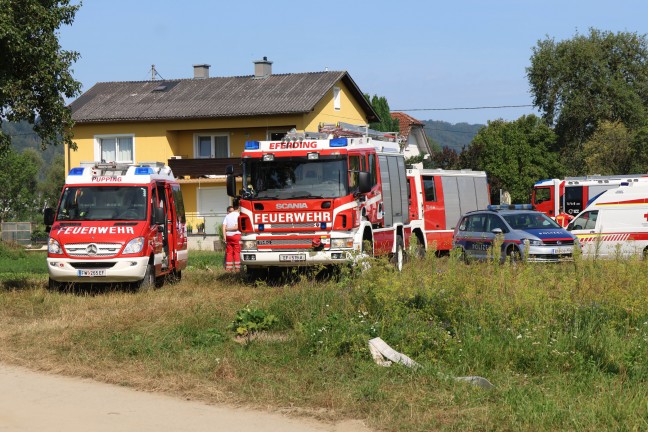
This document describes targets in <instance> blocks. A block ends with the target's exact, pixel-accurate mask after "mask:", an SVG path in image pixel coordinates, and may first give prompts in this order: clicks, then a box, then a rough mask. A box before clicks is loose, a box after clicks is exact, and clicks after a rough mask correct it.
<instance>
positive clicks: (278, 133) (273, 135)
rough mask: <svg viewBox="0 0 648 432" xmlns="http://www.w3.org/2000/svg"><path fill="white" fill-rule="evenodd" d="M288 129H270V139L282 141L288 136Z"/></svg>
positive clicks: (268, 133)
mask: <svg viewBox="0 0 648 432" xmlns="http://www.w3.org/2000/svg"><path fill="white" fill-rule="evenodd" d="M287 132H288V131H285V130H269V131H268V132H267V137H268V139H269V140H270V141H281V140H282V139H283V137H285V136H286V133H287Z"/></svg>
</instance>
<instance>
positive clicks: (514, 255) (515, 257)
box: [506, 246, 522, 263]
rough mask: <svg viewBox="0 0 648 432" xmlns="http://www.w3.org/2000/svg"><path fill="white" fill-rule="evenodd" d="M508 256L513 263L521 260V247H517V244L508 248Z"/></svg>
mask: <svg viewBox="0 0 648 432" xmlns="http://www.w3.org/2000/svg"><path fill="white" fill-rule="evenodd" d="M506 258H507V259H508V261H510V262H511V263H518V262H521V261H522V254H521V253H520V249H518V248H516V247H515V246H512V247H510V248H508V250H507V251H506Z"/></svg>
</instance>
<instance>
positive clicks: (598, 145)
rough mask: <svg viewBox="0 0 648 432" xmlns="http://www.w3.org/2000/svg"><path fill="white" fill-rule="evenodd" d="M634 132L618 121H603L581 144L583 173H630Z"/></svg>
mask: <svg viewBox="0 0 648 432" xmlns="http://www.w3.org/2000/svg"><path fill="white" fill-rule="evenodd" d="M633 141H634V133H633V132H632V131H630V130H628V128H626V127H625V126H624V125H623V123H620V122H608V121H603V122H601V124H600V125H599V127H598V129H597V130H596V131H595V132H594V134H592V136H591V137H590V139H589V140H588V141H587V142H585V144H584V145H583V155H584V159H585V168H586V172H585V174H601V175H613V174H630V170H631V167H632V165H633V160H632V159H633V151H632V143H633Z"/></svg>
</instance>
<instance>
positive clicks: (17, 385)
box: [0, 364, 370, 432]
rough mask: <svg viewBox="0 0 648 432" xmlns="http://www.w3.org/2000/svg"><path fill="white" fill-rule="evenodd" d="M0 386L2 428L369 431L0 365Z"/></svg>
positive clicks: (45, 431) (48, 431)
mask: <svg viewBox="0 0 648 432" xmlns="http://www.w3.org/2000/svg"><path fill="white" fill-rule="evenodd" d="M0 389H1V391H0V431H1V432H5V431H11V432H13V431H21V432H22V431H29V432H31V431H34V432H55V431H56V432H58V431H61V432H63V431H65V432H88V431H93V432H104V431H105V432H116V431H119V432H128V431H137V432H149V431H150V432H167V431H168V432H184V431H186V432H202V431H235V432H270V431H281V432H370V429H368V428H366V427H365V426H364V425H363V424H362V422H359V421H344V422H338V423H336V424H330V423H322V422H319V421H315V420H309V419H302V418H288V417H286V416H284V415H281V414H273V413H267V412H259V411H252V410H245V409H238V408H232V407H227V406H214V405H207V404H204V403H200V402H193V401H186V400H182V399H176V398H173V397H169V396H166V395H160V394H155V393H145V392H140V391H136V390H132V389H129V388H124V387H119V386H115V385H110V384H104V383H98V382H95V381H91V380H86V379H78V378H69V377H62V376H57V375H51V374H47V373H40V372H32V371H29V370H27V369H23V368H19V367H14V366H7V365H2V364H0Z"/></svg>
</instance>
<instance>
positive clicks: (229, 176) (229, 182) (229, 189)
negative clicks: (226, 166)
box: [227, 165, 236, 197]
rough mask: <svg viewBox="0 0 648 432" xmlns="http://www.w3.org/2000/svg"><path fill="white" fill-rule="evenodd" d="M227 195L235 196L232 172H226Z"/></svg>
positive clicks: (234, 182)
mask: <svg viewBox="0 0 648 432" xmlns="http://www.w3.org/2000/svg"><path fill="white" fill-rule="evenodd" d="M230 167H231V165H230ZM227 195H228V196H231V197H236V177H234V175H233V174H227Z"/></svg>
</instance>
